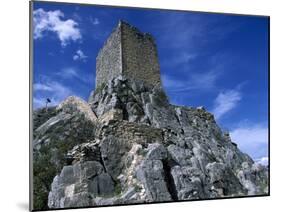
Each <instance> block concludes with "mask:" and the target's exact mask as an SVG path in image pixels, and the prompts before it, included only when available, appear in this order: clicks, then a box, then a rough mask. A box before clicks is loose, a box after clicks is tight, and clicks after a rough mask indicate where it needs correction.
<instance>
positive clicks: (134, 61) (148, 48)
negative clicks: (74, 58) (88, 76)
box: [96, 21, 161, 88]
mask: <svg viewBox="0 0 281 212" xmlns="http://www.w3.org/2000/svg"><path fill="white" fill-rule="evenodd" d="M119 75H123V76H125V77H127V78H129V79H135V80H141V81H144V82H146V83H149V84H153V85H156V84H160V83H161V80H160V68H159V63H158V56H157V47H156V45H155V42H154V39H153V37H152V36H151V35H150V34H148V33H142V32H140V31H139V30H138V29H137V28H135V27H133V26H131V25H129V24H127V23H125V22H122V21H120V22H119V24H118V26H117V27H116V28H115V29H114V31H113V32H112V33H111V35H110V36H109V38H108V39H107V41H106V42H105V44H104V46H103V47H102V49H101V50H100V51H99V53H98V56H97V58H96V88H97V87H99V86H100V85H102V84H103V83H107V82H108V80H110V79H112V78H114V77H116V76H119Z"/></svg>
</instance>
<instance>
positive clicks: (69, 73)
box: [56, 67, 93, 84]
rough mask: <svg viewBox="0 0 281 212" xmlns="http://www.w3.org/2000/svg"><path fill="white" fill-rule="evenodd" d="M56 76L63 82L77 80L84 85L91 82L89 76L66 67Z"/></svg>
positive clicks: (73, 68)
mask: <svg viewBox="0 0 281 212" xmlns="http://www.w3.org/2000/svg"><path fill="white" fill-rule="evenodd" d="M56 75H58V76H59V77H61V78H62V79H64V80H79V81H80V82H83V83H85V84H89V83H91V82H92V78H93V77H92V76H89V75H88V74H87V73H84V72H81V71H80V70H79V69H77V68H75V67H66V68H63V69H61V70H60V71H59V72H58V73H57V74H56Z"/></svg>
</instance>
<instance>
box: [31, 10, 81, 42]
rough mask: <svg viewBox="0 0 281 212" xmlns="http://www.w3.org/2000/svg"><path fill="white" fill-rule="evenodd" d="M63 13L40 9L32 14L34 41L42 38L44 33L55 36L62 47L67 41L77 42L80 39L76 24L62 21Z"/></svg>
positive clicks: (70, 20) (70, 21)
mask: <svg viewBox="0 0 281 212" xmlns="http://www.w3.org/2000/svg"><path fill="white" fill-rule="evenodd" d="M63 18H64V13H63V12H61V11H60V10H55V11H45V10H44V9H42V8H40V9H37V10H35V11H34V12H33V22H34V39H38V38H42V37H43V36H44V32H45V31H51V32H54V33H56V34H57V36H58V38H59V40H60V41H61V45H62V46H66V45H67V44H68V43H69V41H71V40H72V41H77V40H79V39H81V38H82V36H81V33H80V30H79V28H78V23H77V22H75V21H74V20H72V19H67V20H63Z"/></svg>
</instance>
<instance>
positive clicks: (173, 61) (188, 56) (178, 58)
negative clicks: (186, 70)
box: [162, 52, 197, 67]
mask: <svg viewBox="0 0 281 212" xmlns="http://www.w3.org/2000/svg"><path fill="white" fill-rule="evenodd" d="M196 58H197V54H194V53H187V52H179V53H178V54H176V55H174V56H173V57H171V58H169V60H164V61H162V65H164V66H166V67H167V66H168V67H171V66H172V67H175V66H178V65H188V63H190V62H191V61H193V60H195V59H196Z"/></svg>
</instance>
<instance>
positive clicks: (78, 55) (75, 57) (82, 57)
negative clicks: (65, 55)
mask: <svg viewBox="0 0 281 212" xmlns="http://www.w3.org/2000/svg"><path fill="white" fill-rule="evenodd" d="M87 58H88V56H86V55H85V54H84V52H83V51H82V50H81V49H78V50H77V51H76V52H75V54H74V55H73V60H75V61H77V60H82V61H84V62H86V60H87Z"/></svg>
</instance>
